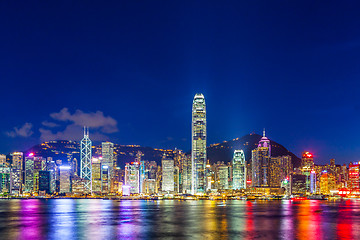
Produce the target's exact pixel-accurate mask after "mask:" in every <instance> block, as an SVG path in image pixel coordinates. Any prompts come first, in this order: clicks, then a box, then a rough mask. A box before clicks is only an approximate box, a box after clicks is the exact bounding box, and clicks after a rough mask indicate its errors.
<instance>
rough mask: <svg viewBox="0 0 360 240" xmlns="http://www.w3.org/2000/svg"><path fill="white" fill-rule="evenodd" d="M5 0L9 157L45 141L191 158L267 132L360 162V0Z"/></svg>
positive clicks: (1, 73) (2, 28)
mask: <svg viewBox="0 0 360 240" xmlns="http://www.w3.org/2000/svg"><path fill="white" fill-rule="evenodd" d="M36 2H37V1H24V2H22V3H20V2H18V1H1V2H0V80H1V93H0V96H1V104H0V112H1V115H0V116H1V117H0V133H1V137H0V153H5V154H6V153H8V152H10V151H14V150H26V149H27V148H29V147H31V146H32V145H34V144H37V143H40V142H41V141H44V140H55V139H73V140H80V138H81V136H82V129H81V126H82V125H84V124H87V125H90V127H91V129H90V137H91V138H92V139H94V140H97V141H100V140H110V141H113V142H114V143H118V144H124V145H125V144H139V145H142V146H151V147H156V148H175V147H178V148H180V149H184V150H186V151H188V150H189V149H190V148H191V142H190V136H191V105H192V100H193V97H194V95H195V93H197V92H201V93H203V94H204V96H205V99H206V104H207V121H208V144H211V143H216V142H222V141H224V140H230V139H233V138H237V137H241V136H243V135H245V134H248V133H251V132H256V133H259V134H261V132H262V129H263V128H266V129H267V135H268V137H269V138H270V139H272V140H275V141H277V142H279V143H281V144H282V145H284V146H285V147H287V148H288V149H289V150H290V151H292V152H294V153H295V154H297V155H298V156H300V154H301V152H302V151H304V150H309V151H312V152H313V153H314V155H315V163H327V162H329V159H330V158H335V159H336V162H337V163H349V162H350V161H359V160H360V144H359V143H360V126H359V123H360V94H359V93H358V92H359V88H360V14H359V8H360V3H357V1H318V2H314V1H296V2H295V1H267V0H266V1H242V2H240V1H158V2H156V1H114V3H106V2H104V1H98V2H93V1H42V2H41V4H40V3H36Z"/></svg>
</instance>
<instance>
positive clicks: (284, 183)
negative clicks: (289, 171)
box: [281, 178, 291, 196]
mask: <svg viewBox="0 0 360 240" xmlns="http://www.w3.org/2000/svg"><path fill="white" fill-rule="evenodd" d="M281 188H284V189H285V192H284V194H285V195H287V196H290V195H291V181H290V180H289V178H285V179H284V180H282V181H281Z"/></svg>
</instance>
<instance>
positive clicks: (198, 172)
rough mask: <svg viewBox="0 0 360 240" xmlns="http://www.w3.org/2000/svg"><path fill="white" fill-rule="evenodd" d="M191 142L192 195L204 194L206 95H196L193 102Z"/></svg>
mask: <svg viewBox="0 0 360 240" xmlns="http://www.w3.org/2000/svg"><path fill="white" fill-rule="evenodd" d="M191 141H192V147H191V165H192V181H191V193H192V194H196V193H204V192H205V186H206V183H205V167H206V105H205V98H204V95H203V94H201V93H197V94H195V97H194V100H193V105H192V126H191Z"/></svg>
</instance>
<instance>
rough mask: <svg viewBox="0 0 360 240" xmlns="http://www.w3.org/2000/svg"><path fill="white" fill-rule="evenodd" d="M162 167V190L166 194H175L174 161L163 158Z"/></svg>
mask: <svg viewBox="0 0 360 240" xmlns="http://www.w3.org/2000/svg"><path fill="white" fill-rule="evenodd" d="M161 165H162V188H161V190H162V191H164V192H174V160H173V159H166V158H163V159H162V160H161Z"/></svg>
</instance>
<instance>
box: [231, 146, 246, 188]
mask: <svg viewBox="0 0 360 240" xmlns="http://www.w3.org/2000/svg"><path fill="white" fill-rule="evenodd" d="M232 166H233V168H232V171H233V176H232V178H233V183H232V188H233V189H242V188H243V189H245V188H246V161H245V154H244V151H243V150H235V151H234V157H233V160H232Z"/></svg>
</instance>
